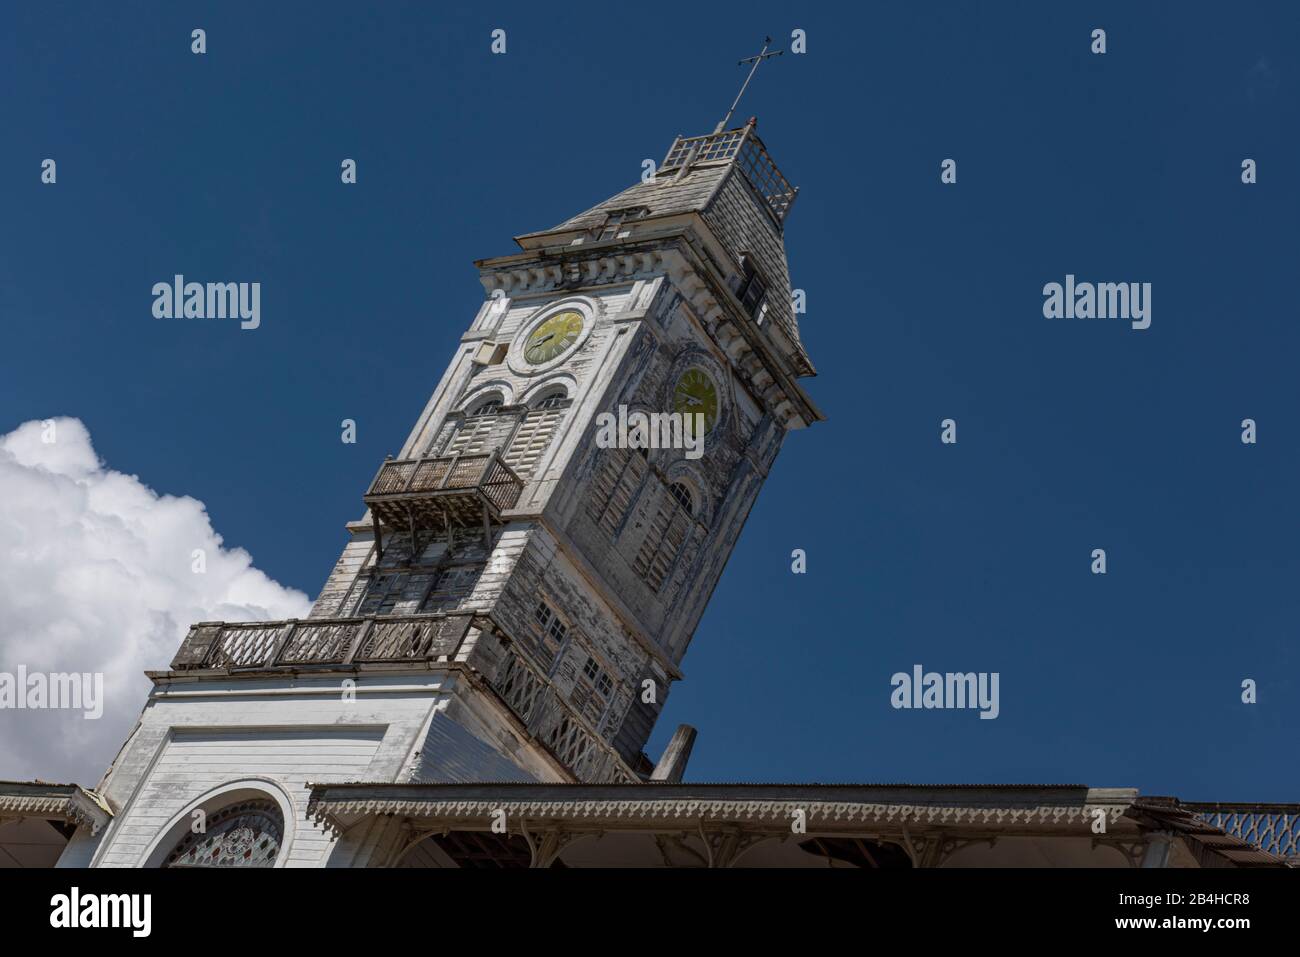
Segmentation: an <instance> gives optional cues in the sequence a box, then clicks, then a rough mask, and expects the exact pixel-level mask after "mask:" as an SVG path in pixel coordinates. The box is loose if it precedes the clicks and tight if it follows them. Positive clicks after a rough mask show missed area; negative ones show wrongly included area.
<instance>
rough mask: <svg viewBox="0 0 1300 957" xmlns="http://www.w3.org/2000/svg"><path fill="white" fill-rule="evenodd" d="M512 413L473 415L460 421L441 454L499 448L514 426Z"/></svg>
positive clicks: (471, 453)
mask: <svg viewBox="0 0 1300 957" xmlns="http://www.w3.org/2000/svg"><path fill="white" fill-rule="evenodd" d="M514 424H515V417H514V416H513V415H474V416H470V417H469V418H467V419H465V420H464V421H463V422H461V424H460V427H459V428H458V429H456V434H455V435H453V436H452V437H451V441H450V442H448V443H447V448H446V450H445V451H444V452H443V453H442V454H443V455H478V454H480V453H483V452H490V451H492V450H493V449H499V448H501V446H502V445H504V444H505V442H506V439H508V438H509V436H510V433H511V431H512V430H513V428H514Z"/></svg>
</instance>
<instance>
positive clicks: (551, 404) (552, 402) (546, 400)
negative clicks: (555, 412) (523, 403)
mask: <svg viewBox="0 0 1300 957" xmlns="http://www.w3.org/2000/svg"><path fill="white" fill-rule="evenodd" d="M568 401H569V397H568V396H567V395H565V394H564V392H563V391H558V392H549V393H547V394H546V395H544V396H542V398H540V399H538V400H537V401H536V402H535V403H533V408H534V409H560V408H563V407H564V405H565V403H566V402H568Z"/></svg>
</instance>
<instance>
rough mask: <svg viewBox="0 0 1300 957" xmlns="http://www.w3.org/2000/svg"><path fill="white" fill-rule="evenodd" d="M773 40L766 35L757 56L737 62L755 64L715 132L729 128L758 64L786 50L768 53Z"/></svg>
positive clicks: (740, 64)
mask: <svg viewBox="0 0 1300 957" xmlns="http://www.w3.org/2000/svg"><path fill="white" fill-rule="evenodd" d="M771 42H772V38H771V37H764V38H763V49H762V50H760V51H759V53H758V55H757V56H750V57H745V59H743V60H741V61H739V62H738V63H737V64H736V66H744V65H745V64H746V63H752V64H754V65H753V66H752V67H750V68H749V76H747V77H745V82H744V83H742V84H741V86H740V92H739V93H737V94H736V99H735V100H734V101H733V102H732V104H731V109H729V110H727V115H726V116H724V117H723V118H722V121H721V122H720V123H718V128H717V129H715V130H714V131H713V132H715V133H721V132H722V131H723V130H725V129H726V128H727V124H728V123H730V122H731V114H732V113H735V112H736V106H737V105H738V104H739V103H740V98H741V97H742V96H744V95H745V89H746V87H748V86H749V81H750V80H752V79H753V78H754V74H755V73H756V72H757V71H758V65H759V64H760V63H762V62H763V61H764V60H766V59H767V58H768V57H774V56H780V55H781V54H782V53H784V52H785V51H784V50H777V51H776V52H774V53H768V52H767V47H768V45H769V44H770V43H771Z"/></svg>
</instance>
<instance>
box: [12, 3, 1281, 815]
mask: <svg viewBox="0 0 1300 957" xmlns="http://www.w3.org/2000/svg"><path fill="white" fill-rule="evenodd" d="M1049 6H1050V9H1048V7H1049ZM377 7H378V9H377V10H368V9H366V8H365V7H363V6H357V5H351V4H348V5H337V6H335V5H332V4H327V3H326V4H308V3H274V4H266V3H251V2H236V3H220V4H215V3H214V4H172V3H124V4H120V5H118V4H115V5H107V4H103V5H101V4H89V3H77V4H65V3H51V4H41V5H22V6H21V7H20V6H18V5H6V6H5V8H4V10H3V11H2V12H0V128H3V129H4V131H5V136H4V143H5V148H4V149H3V150H0V320H3V323H4V333H5V343H4V344H5V348H4V349H3V350H2V351H0V432H4V431H9V430H10V429H12V428H14V427H15V426H17V425H18V424H20V423H22V422H25V421H27V420H30V419H44V418H48V417H51V416H55V415H68V416H76V417H79V418H81V419H82V420H83V421H84V422H85V423H86V425H87V427H88V428H89V430H90V434H91V436H92V438H93V440H94V442H95V446H96V449H97V451H98V452H99V454H100V456H101V457H102V458H103V459H104V460H105V461H106V462H107V464H108V465H109V466H111V467H112V468H115V469H118V470H121V471H123V472H127V473H132V474H136V475H138V476H139V477H140V479H141V480H142V481H143V482H145V483H146V484H148V485H149V486H151V487H153V488H155V489H157V490H158V491H160V492H164V493H171V494H177V495H180V494H184V495H191V496H194V497H195V498H198V499H200V500H202V501H203V502H204V503H206V505H207V507H208V510H209V513H210V515H211V518H212V522H213V525H214V526H215V528H216V529H217V530H218V531H219V532H220V533H221V534H222V535H223V536H224V537H225V540H226V543H227V545H230V546H239V547H243V548H246V549H247V550H248V551H249V552H250V553H251V554H252V556H253V559H254V561H255V562H256V564H257V566H258V567H259V568H261V569H263V570H264V571H266V572H267V574H269V575H270V576H272V577H273V578H275V579H276V580H278V581H280V582H282V583H284V584H286V585H290V586H293V587H297V588H300V589H302V590H303V591H305V592H307V593H308V594H310V595H312V596H314V595H315V594H316V592H317V591H318V590H319V588H320V585H321V583H322V582H323V581H324V579H325V576H326V575H327V573H328V571H329V569H330V567H331V566H332V564H333V562H334V561H335V559H336V557H337V555H338V552H339V549H340V548H341V547H342V545H343V543H344V540H345V535H344V531H343V524H344V523H345V522H346V521H348V520H351V519H355V518H357V517H359V516H360V514H361V513H362V510H363V508H362V504H361V493H362V491H363V489H364V487H365V485H366V483H367V481H368V480H369V479H370V477H371V476H372V474H373V473H374V471H375V469H376V467H377V465H378V463H379V462H380V461H381V460H382V459H383V457H384V455H385V454H386V453H389V452H396V451H397V450H398V449H399V448H400V446H401V444H402V441H403V439H404V438H405V436H406V434H407V432H408V430H409V429H410V427H411V424H412V423H413V421H414V420H415V418H416V416H417V415H418V414H419V412H420V410H421V408H422V407H423V404H424V402H425V401H426V399H427V397H428V395H429V393H430V391H431V390H432V388H433V387H434V385H435V384H436V382H437V380H438V378H439V376H440V375H441V373H442V370H443V368H444V366H445V364H446V362H447V360H448V358H449V356H450V355H451V351H452V349H453V347H454V344H455V343H456V341H457V339H458V337H459V335H460V334H461V332H462V331H463V330H464V328H465V327H466V326H467V325H468V323H469V322H470V320H471V319H472V317H473V315H474V313H475V311H476V309H477V307H478V304H479V303H480V302H481V299H482V295H483V293H482V288H481V286H480V285H479V283H478V282H477V279H476V273H475V270H474V269H473V267H472V265H471V261H472V260H474V259H477V258H482V257H486V256H491V255H497V254H503V253H508V252H510V251H511V249H512V248H513V243H512V242H511V237H512V236H514V235H519V234H522V233H525V232H529V231H533V230H537V229H542V228H546V227H549V226H552V225H554V224H556V223H558V222H560V221H562V220H564V219H565V218H567V217H568V216H570V215H572V214H574V213H576V212H578V211H580V210H582V209H585V208H587V207H589V206H591V205H593V204H594V203H596V202H598V201H600V200H602V199H604V198H606V197H608V196H610V195H613V194H614V193H616V192H618V191H619V190H621V189H622V188H624V187H626V186H628V185H630V184H631V183H633V182H634V181H636V179H637V178H638V177H639V175H640V170H641V161H642V159H644V158H647V157H650V158H654V159H656V160H658V159H660V158H661V157H662V155H663V153H664V151H665V149H666V148H667V146H668V145H669V144H670V143H671V141H672V138H673V136H674V135H676V134H678V133H685V134H694V133H701V132H707V131H708V130H710V129H712V127H713V124H714V123H716V121H717V120H718V118H719V117H720V116H721V114H722V113H723V112H724V111H725V109H726V107H727V105H728V104H729V103H730V101H731V98H732V96H733V95H734V93H735V90H736V88H737V86H738V84H739V82H740V81H741V79H743V71H742V70H741V69H740V68H739V67H737V66H736V62H735V61H736V60H737V59H738V58H739V57H741V56H745V55H749V54H751V53H754V52H756V50H757V48H758V46H759V45H761V41H762V37H763V35H764V34H765V33H770V34H772V35H773V36H774V37H775V38H777V40H778V42H779V43H781V45H783V46H788V38H789V35H790V31H791V30H793V29H795V28H801V29H804V30H806V31H807V36H808V53H807V54H806V55H803V56H794V55H790V54H787V55H785V56H782V57H781V58H779V59H778V60H777V61H776V62H775V63H772V64H771V65H769V66H767V67H764V69H763V70H761V71H760V73H759V75H758V77H757V79H756V80H755V82H754V84H753V86H752V87H751V90H750V92H749V94H748V95H747V98H746V101H745V102H744V104H743V105H742V107H741V110H740V111H739V117H740V118H741V119H743V118H745V117H747V116H749V115H751V114H757V115H758V117H759V120H760V124H759V132H760V134H761V135H762V136H763V138H764V140H765V141H766V143H767V145H768V147H769V148H770V150H771V151H772V154H773V156H774V157H775V159H776V161H777V163H778V164H779V165H780V166H781V168H782V169H783V171H784V172H785V173H786V174H787V176H788V177H790V178H791V179H792V180H793V181H794V182H795V183H796V184H797V185H799V186H800V187H801V193H800V196H799V200H798V202H797V204H796V205H795V208H794V210H793V212H792V214H791V217H790V220H789V225H788V229H787V233H786V241H787V247H788V250H789V255H790V263H791V271H792V275H793V277H794V283H795V285H796V286H799V287H801V288H804V289H806V290H807V293H808V313H807V315H806V316H804V317H803V326H802V327H803V337H804V342H805V344H806V346H807V347H808V350H809V352H810V353H811V355H812V357H813V360H814V362H815V363H816V364H817V366H818V370H819V373H820V375H819V376H818V377H817V378H816V379H814V380H810V381H809V382H808V389H809V391H810V392H811V394H812V395H813V397H814V398H815V400H816V401H817V402H818V404H819V405H820V406H821V407H822V408H823V409H824V410H825V412H826V413H827V415H828V418H829V421H828V422H826V423H823V424H820V425H818V426H816V427H815V428H813V429H810V430H807V431H804V432H799V433H795V434H793V435H791V436H790V437H789V440H788V441H787V443H786V447H785V449H784V451H783V452H782V455H781V457H780V459H779V461H778V464H777V467H776V470H775V472H774V473H773V475H772V477H771V479H770V480H769V482H768V484H767V487H766V488H765V489H764V491H763V494H762V496H761V497H760V500H759V502H758V505H757V507H756V508H755V509H754V511H753V513H752V514H751V516H750V520H749V524H748V526H747V527H746V530H745V533H744V535H743V537H742V539H741V541H740V543H739V546H738V547H737V549H736V552H735V554H734V556H733V558H732V560H731V563H730V564H729V566H728V568H727V571H726V574H725V576H724V578H723V580H722V583H721V585H720V586H719V587H718V589H717V591H716V593H715V595H714V598H713V601H712V603H711V605H710V606H709V610H708V612H707V614H706V616H705V618H704V620H703V622H702V623H701V625H700V628H699V630H698V632H697V634H696V637H695V641H694V644H693V646H692V648H691V651H690V653H689V654H688V656H687V658H686V660H685V663H684V667H685V671H686V674H687V680H686V681H684V682H683V683H681V684H679V685H678V686H677V687H676V688H675V689H674V691H673V694H672V696H671V698H670V701H669V705H668V707H667V709H666V712H665V714H664V717H663V718H662V720H661V722H660V725H659V727H658V728H657V730H656V733H655V735H654V738H652V741H651V746H650V749H649V750H650V751H651V753H652V754H657V753H658V751H659V750H660V749H661V748H662V746H663V745H664V744H665V743H666V741H667V738H668V736H669V735H670V734H671V732H672V729H673V727H674V726H675V725H676V724H677V723H679V722H689V723H691V724H694V725H696V726H697V727H698V728H699V729H700V732H701V734H700V740H699V743H698V745H697V748H696V752H695V755H694V758H693V760H692V765H691V768H690V775H689V776H690V777H692V778H693V779H695V780H748V781H758V780H768V781H871V782H886V781H888V782H896V781H907V782H949V781H953V782H972V783H984V782H989V783H1009V782H1025V783H1035V782H1058V783H1076V782H1077V783H1086V784H1091V785H1094V786H1136V787H1139V788H1141V789H1142V790H1143V791H1144V792H1146V793H1161V794H1170V793H1172V794H1176V795H1178V796H1180V797H1184V798H1187V799H1197V800H1258V801H1263V800H1274V801H1285V800H1292V801H1294V800H1297V799H1300V771H1297V769H1296V764H1295V761H1294V744H1295V739H1296V734H1297V731H1300V674H1298V673H1300V655H1298V654H1297V651H1296V647H1297V633H1298V631H1300V589H1298V588H1297V575H1298V574H1300V557H1298V556H1297V553H1296V547H1295V542H1296V530H1297V528H1298V527H1300V499H1298V498H1297V496H1296V494H1295V481H1296V479H1295V477H1296V475H1297V474H1300V420H1298V418H1297V415H1296V412H1297V402H1296V398H1297V396H1296V390H1297V384H1296V377H1295V371H1294V370H1295V356H1296V355H1297V353H1298V352H1300V324H1297V322H1296V319H1297V315H1296V309H1297V307H1296V298H1295V294H1294V289H1295V282H1294V276H1295V273H1296V254H1297V249H1298V248H1300V245H1298V243H1297V236H1296V234H1297V228H1298V227H1297V225H1296V224H1297V222H1300V216H1298V215H1297V214H1298V213H1300V209H1298V208H1297V207H1298V202H1297V200H1298V196H1300V191H1298V187H1297V175H1296V170H1297V168H1298V167H1300V136H1298V134H1297V126H1296V122H1295V119H1296V114H1295V106H1294V105H1295V103H1296V102H1297V94H1298V93H1300V88H1298V87H1300V83H1298V80H1297V75H1296V66H1295V64H1296V63H1298V62H1300V56H1297V54H1298V53H1300V7H1296V6H1295V5H1293V4H1284V3H1275V4H1246V5H1234V6H1232V7H1227V6H1219V7H1208V6H1207V7H1205V8H1203V9H1201V8H1199V7H1197V6H1196V5H1194V4H1181V5H1178V6H1177V7H1176V8H1175V7H1174V6H1173V5H1165V4H1155V3H1138V4H1133V3H1114V4H1106V3H1100V4H1096V3H1094V4H1087V5H1086V6H1085V5H1083V4H1077V3H1070V4H1052V5H1046V4H1037V3H1002V4H964V3H963V4H958V3H945V4H934V3H901V2H900V3H890V4H883V5H875V4H873V5H871V7H870V9H866V8H865V5H864V6H863V7H861V8H854V9H852V10H850V9H849V8H848V7H846V6H845V5H842V4H836V5H833V6H832V5H817V6H816V7H812V8H810V6H809V5H807V4H796V3H762V2H750V3H735V4H725V5H724V4H716V5H715V4H696V5H692V6H691V7H690V8H689V9H688V10H687V9H683V10H682V11H680V15H672V16H669V15H666V12H665V8H660V7H654V6H649V7H647V6H639V5H638V6H628V5H612V4H585V3H578V4H572V5H564V6H562V7H557V6H553V5H551V6H545V5H537V4H530V5H523V4H503V3H490V4H478V5H468V4H464V5H442V4H429V3H396V2H386V3H383V4H378V5H377ZM1175 11H1176V13H1175ZM194 27H203V28H204V29H205V30H206V31H207V40H208V53H207V54H206V55H204V56H194V55H192V54H191V53H190V49H189V44H190V41H189V35H190V31H191V29H193V28H194ZM496 27H502V28H505V29H506V30H507V36H508V50H509V52H508V53H507V55H505V56H492V55H490V54H489V52H488V47H489V33H490V31H491V30H492V29H493V28H496ZM1094 27H1103V28H1105V29H1106V31H1107V45H1108V52H1107V53H1106V54H1105V55H1104V56H1096V55H1093V54H1091V53H1090V52H1089V42H1090V41H1089V35H1090V32H1091V31H1092V29H1093V28H1094ZM45 157H53V158H55V159H56V160H57V162H58V184H57V186H54V187H48V186H43V185H41V183H40V182H39V166H40V161H41V160H42V159H44V158H45ZM344 157H352V158H355V159H357V161H358V164H359V177H358V178H359V182H358V184H357V185H356V186H355V187H346V188H345V187H343V186H342V185H341V184H340V183H339V164H340V162H341V160H342V158H344ZM948 157H951V158H954V159H956V160H957V163H958V182H957V184H956V185H953V186H945V185H942V184H941V183H940V181H939V164H940V162H941V161H942V160H943V159H945V158H948ZM1246 157H1250V158H1253V159H1255V160H1256V161H1257V162H1258V164H1259V182H1258V183H1257V184H1255V185H1252V186H1245V185H1243V184H1242V183H1241V181H1240V167H1241V161H1242V159H1243V158H1246ZM177 272H180V273H184V274H186V275H187V276H193V277H195V278H199V279H240V280H258V281H260V282H261V283H262V315H263V320H262V327H261V328H260V329H259V330H257V331H256V332H241V331H239V330H238V328H237V327H236V326H234V325H233V324H229V323H210V324H203V323H200V324H193V323H180V322H159V321H156V320H154V319H153V318H152V316H151V314H150V308H151V304H152V297H151V295H150V288H151V286H152V285H153V283H154V282H157V281H159V280H160V279H167V278H169V277H171V276H172V275H173V274H174V273H177ZM1067 273H1073V274H1075V275H1076V276H1078V277H1079V278H1080V279H1081V280H1083V279H1091V280H1093V281H1135V282H1150V283H1152V286H1153V295H1152V306H1153V312H1152V325H1151V328H1150V329H1148V330H1146V331H1142V332H1139V331H1134V330H1131V329H1130V328H1129V327H1128V325H1127V324H1125V323H1117V322H1115V323H1088V322H1082V321H1048V320H1046V319H1044V318H1043V315H1042V311H1041V310H1042V292H1041V290H1042V287H1043V285H1044V284H1045V283H1048V282H1053V281H1055V282H1061V281H1063V280H1064V277H1065V275H1066V274H1067ZM947 417H951V418H954V419H956V420H957V423H958V438H959V441H958V443H957V445H956V446H945V445H942V444H941V443H940V442H939V422H940V420H941V419H943V418H947ZM1246 417H1251V418H1254V419H1255V420H1256V421H1257V422H1258V428H1259V442H1258V444H1257V445H1254V446H1247V445H1243V444H1242V443H1241V441H1240V431H1241V430H1240V422H1241V420H1242V419H1243V418H1246ZM344 418H353V419H355V420H356V421H357V422H358V425H359V435H358V439H359V440H358V442H357V444H356V445H343V444H341V443H340V442H339V422H340V420H342V419H344ZM794 548H803V549H805V550H806V551H807V554H808V573H807V574H806V575H802V576H796V575H792V574H791V572H790V553H791V550H792V549H794ZM1094 548H1105V549H1106V551H1107V556H1108V574H1106V575H1105V576H1097V575H1093V574H1091V573H1090V567H1089V566H1090V562H1091V559H1090V553H1091V551H1092V549H1094ZM917 663H920V664H923V665H924V666H925V667H926V668H927V669H934V670H939V671H996V672H999V673H1000V675H1001V715H1000V717H999V718H998V719H997V720H995V721H981V720H978V719H977V717H976V715H975V713H974V712H969V711H896V710H893V709H892V708H891V707H890V705H889V692H890V685H889V679H890V676H891V675H892V674H893V673H894V672H896V671H907V670H910V669H911V667H912V665H914V664H917ZM1244 678H1253V679H1255V680H1257V681H1258V683H1259V702H1258V703H1257V704H1255V705H1244V704H1242V703H1241V700H1240V684H1241V681H1242V680H1243V679H1244ZM108 757H110V756H108V755H106V756H105V761H106V760H107V759H108Z"/></svg>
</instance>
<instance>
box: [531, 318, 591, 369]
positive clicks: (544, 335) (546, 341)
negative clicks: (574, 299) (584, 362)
mask: <svg viewBox="0 0 1300 957" xmlns="http://www.w3.org/2000/svg"><path fill="white" fill-rule="evenodd" d="M581 334H582V314H581V313H577V312H573V311H569V312H559V313H556V314H555V315H553V316H551V318H549V319H547V320H546V321H545V322H543V323H542V324H541V325H540V326H538V327H537V328H536V329H534V330H533V332H532V334H531V335H530V336H529V337H528V342H527V343H526V344H525V345H524V361H525V362H528V363H529V364H531V365H535V366H536V365H541V364H542V363H544V362H550V361H551V360H552V359H554V358H556V357H558V356H560V355H562V354H563V353H564V352H566V351H567V350H568V349H569V348H570V347H571V346H572V345H573V344H574V343H575V342H577V341H578V336H580V335H581Z"/></svg>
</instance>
